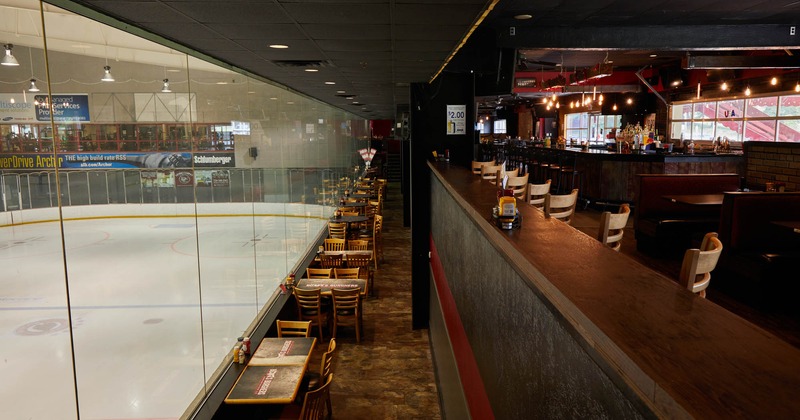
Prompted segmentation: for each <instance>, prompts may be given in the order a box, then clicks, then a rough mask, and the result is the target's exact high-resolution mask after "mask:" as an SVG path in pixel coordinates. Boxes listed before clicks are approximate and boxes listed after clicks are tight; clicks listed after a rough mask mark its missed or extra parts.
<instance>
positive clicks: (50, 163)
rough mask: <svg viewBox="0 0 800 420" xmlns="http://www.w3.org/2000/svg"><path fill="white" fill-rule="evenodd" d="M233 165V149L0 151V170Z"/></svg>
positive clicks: (231, 166)
mask: <svg viewBox="0 0 800 420" xmlns="http://www.w3.org/2000/svg"><path fill="white" fill-rule="evenodd" d="M193 162H194V166H195V167H198V168H234V167H236V163H235V160H234V154H233V152H223V153H186V152H184V153H173V152H168V153H161V152H159V153H64V154H58V155H57V156H56V157H53V155H52V154H44V153H15V154H0V169H33V170H42V169H54V168H55V167H56V166H58V168H60V169H130V168H191V167H192V163H193Z"/></svg>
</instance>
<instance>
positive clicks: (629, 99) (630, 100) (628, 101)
mask: <svg viewBox="0 0 800 420" xmlns="http://www.w3.org/2000/svg"><path fill="white" fill-rule="evenodd" d="M625 102H626V103H627V104H628V105H630V104H632V103H633V99H632V98H628V100H627V101H625Z"/></svg>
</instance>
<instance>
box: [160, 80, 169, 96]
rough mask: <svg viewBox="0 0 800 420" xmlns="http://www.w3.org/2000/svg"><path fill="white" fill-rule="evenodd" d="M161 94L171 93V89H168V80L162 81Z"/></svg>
mask: <svg viewBox="0 0 800 420" xmlns="http://www.w3.org/2000/svg"><path fill="white" fill-rule="evenodd" d="M161 93H172V89H170V88H169V79H164V87H162V88H161Z"/></svg>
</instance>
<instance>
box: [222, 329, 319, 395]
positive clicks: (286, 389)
mask: <svg viewBox="0 0 800 420" xmlns="http://www.w3.org/2000/svg"><path fill="white" fill-rule="evenodd" d="M316 341H317V339H316V338H315V337H284V338H280V337H265V338H264V339H263V340H261V343H260V344H259V346H258V348H256V351H255V352H253V356H252V357H251V358H250V360H249V361H248V363H247V366H245V368H244V370H242V373H241V374H240V375H239V378H238V379H236V383H234V385H233V387H232V388H231V390H230V392H228V396H227V397H225V402H226V403H227V404H290V403H292V402H293V401H294V400H295V398H296V397H297V393H298V392H299V390H300V384H301V383H302V381H303V375H304V374H305V372H306V369H307V368H308V360H309V357H310V356H311V351H312V350H313V349H314V345H315V344H316Z"/></svg>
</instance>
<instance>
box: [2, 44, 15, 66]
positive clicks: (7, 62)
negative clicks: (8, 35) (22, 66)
mask: <svg viewBox="0 0 800 420" xmlns="http://www.w3.org/2000/svg"><path fill="white" fill-rule="evenodd" d="M4 47H5V48H6V55H5V56H3V60H2V61H0V64H2V65H4V66H15V67H16V66H19V61H17V58H16V57H14V54H12V53H11V49H12V48H14V46H13V45H12V44H5V45H4Z"/></svg>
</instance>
